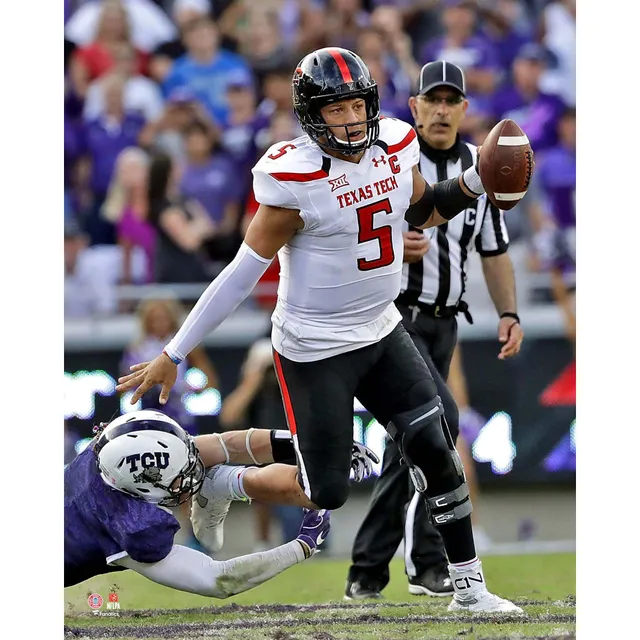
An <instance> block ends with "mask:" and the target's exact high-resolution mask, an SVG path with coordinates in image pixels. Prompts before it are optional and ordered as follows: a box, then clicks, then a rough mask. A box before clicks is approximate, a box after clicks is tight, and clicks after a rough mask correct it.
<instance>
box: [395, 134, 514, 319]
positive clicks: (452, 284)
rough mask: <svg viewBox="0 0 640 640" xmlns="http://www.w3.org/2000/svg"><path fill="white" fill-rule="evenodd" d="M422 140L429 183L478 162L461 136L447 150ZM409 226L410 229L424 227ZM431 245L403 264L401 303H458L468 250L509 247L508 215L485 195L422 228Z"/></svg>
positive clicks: (493, 250)
mask: <svg viewBox="0 0 640 640" xmlns="http://www.w3.org/2000/svg"><path fill="white" fill-rule="evenodd" d="M418 141H419V142H420V165H419V168H420V173H422V175H423V176H424V178H425V180H426V181H427V182H428V183H429V184H431V185H432V184H434V183H435V182H441V181H442V180H447V179H448V178H454V177H456V176H457V175H459V174H461V173H462V172H463V171H464V170H465V169H468V168H469V167H471V166H473V164H474V163H475V161H476V147H475V146H474V145H472V144H469V143H467V142H462V141H461V140H460V138H459V137H458V138H457V139H456V143H455V144H454V146H453V147H452V148H451V149H447V150H446V151H442V150H437V149H433V148H431V147H429V145H427V143H426V142H425V141H424V140H423V139H422V138H421V137H420V136H418ZM405 224H406V230H407V231H408V230H409V229H411V230H413V231H420V230H419V229H415V227H410V226H409V225H408V223H405ZM423 232H424V233H425V234H428V235H429V239H430V242H431V245H430V247H429V251H427V253H426V254H425V256H424V258H423V259H422V260H421V261H418V262H414V263H411V264H407V263H405V264H404V265H403V269H402V284H401V293H400V297H399V298H398V301H399V302H403V303H404V304H415V303H416V302H423V303H426V304H431V305H434V304H435V305H439V306H442V307H451V306H456V305H457V304H458V303H459V302H460V300H461V299H462V296H463V294H464V291H465V281H466V273H465V264H466V262H467V257H468V254H469V251H470V250H473V248H474V247H475V249H476V250H477V251H478V253H479V254H480V255H481V256H483V257H484V256H495V255H499V254H501V253H505V252H506V251H507V248H508V246H509V237H508V235H507V227H506V225H505V222H504V213H503V212H502V211H500V210H499V209H498V208H497V207H496V206H495V205H493V204H492V203H491V202H490V201H489V199H488V198H487V196H486V195H482V196H480V198H478V199H477V200H476V201H475V202H474V204H473V206H471V207H469V208H468V209H466V210H465V211H463V212H462V213H459V214H458V215H457V216H456V217H455V218H453V219H452V220H451V221H449V222H448V223H445V224H442V225H439V226H437V227H433V228H431V229H424V231H423Z"/></svg>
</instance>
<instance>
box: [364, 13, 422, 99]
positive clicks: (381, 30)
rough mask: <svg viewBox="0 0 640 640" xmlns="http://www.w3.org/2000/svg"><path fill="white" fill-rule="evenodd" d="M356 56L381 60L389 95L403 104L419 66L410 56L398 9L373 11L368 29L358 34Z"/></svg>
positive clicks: (410, 47)
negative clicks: (390, 92) (387, 82)
mask: <svg viewBox="0 0 640 640" xmlns="http://www.w3.org/2000/svg"><path fill="white" fill-rule="evenodd" d="M361 50H362V52H360V51H361ZM358 55H360V57H362V58H365V57H366V58H368V59H370V58H377V59H378V60H381V61H382V62H383V64H384V66H385V69H386V71H387V75H388V77H389V78H390V89H391V91H392V93H393V94H394V96H396V97H397V98H400V99H401V100H403V101H405V102H406V100H407V99H408V98H409V96H410V95H411V92H412V89H413V87H412V82H413V78H418V77H419V75H420V65H419V64H418V63H417V62H416V60H415V58H414V56H413V43H412V42H411V38H410V37H409V35H408V34H407V33H406V32H405V31H404V30H403V21H402V11H401V9H400V8H398V7H394V6H380V7H378V8H376V9H375V11H374V12H373V13H372V14H371V24H370V26H369V27H368V28H365V29H363V30H362V31H361V32H360V37H359V38H358Z"/></svg>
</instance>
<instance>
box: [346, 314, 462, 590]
mask: <svg viewBox="0 0 640 640" xmlns="http://www.w3.org/2000/svg"><path fill="white" fill-rule="evenodd" d="M396 306H397V307H398V310H399V311H400V313H402V323H403V325H404V326H405V328H406V329H407V331H408V332H409V335H410V336H411V339H412V340H413V342H414V344H415V345H416V347H417V348H418V351H420V354H421V355H422V357H423V358H424V360H425V362H426V363H427V366H428V367H429V370H430V371H431V375H432V376H433V379H434V380H435V382H436V385H437V387H438V395H439V396H440V398H441V399H442V404H443V405H444V411H445V417H446V420H447V423H448V425H449V430H450V431H451V435H452V437H453V439H454V441H455V440H457V437H458V407H457V406H456V403H455V401H454V399H453V396H452V395H451V392H450V391H449V389H448V387H447V385H446V382H445V381H446V379H447V377H448V375H449V366H450V364H451V358H452V356H453V350H454V348H455V345H456V341H457V336H458V324H457V321H456V318H455V316H452V317H449V318H435V317H433V316H428V315H426V314H425V313H419V314H418V315H417V317H416V319H415V322H412V311H411V309H409V308H408V307H407V306H405V305H402V304H398V303H396ZM400 458H401V456H400V452H399V450H398V447H397V445H396V444H395V442H393V440H391V439H390V438H387V444H386V448H385V452H384V457H383V462H382V470H381V473H380V477H379V478H378V479H377V480H376V483H375V486H374V488H373V492H372V494H371V502H370V504H369V510H368V512H367V514H366V516H365V518H364V520H363V522H362V524H361V525H360V529H359V530H358V533H357V535H356V538H355V540H354V543H353V550H352V561H353V564H352V565H351V566H350V567H349V574H348V578H347V579H348V580H349V581H350V582H354V581H359V582H364V583H366V584H368V585H374V586H377V587H378V588H379V589H383V588H384V587H385V586H386V585H387V584H388V582H389V563H390V562H391V559H392V558H393V556H394V554H395V552H396V550H397V549H398V545H399V544H400V541H401V540H402V539H403V537H404V539H405V572H406V573H407V575H408V576H410V577H413V576H420V575H422V574H423V573H424V572H425V571H426V570H427V569H428V568H433V567H438V566H446V564H447V556H446V553H445V550H444V545H443V543H442V538H441V536H440V534H439V533H438V530H437V529H436V528H435V527H434V526H433V524H431V521H430V520H429V517H428V515H427V511H426V505H425V501H424V500H423V499H420V496H417V495H415V493H416V492H415V489H414V486H413V483H412V482H411V478H410V476H409V468H408V467H407V466H406V465H404V464H400Z"/></svg>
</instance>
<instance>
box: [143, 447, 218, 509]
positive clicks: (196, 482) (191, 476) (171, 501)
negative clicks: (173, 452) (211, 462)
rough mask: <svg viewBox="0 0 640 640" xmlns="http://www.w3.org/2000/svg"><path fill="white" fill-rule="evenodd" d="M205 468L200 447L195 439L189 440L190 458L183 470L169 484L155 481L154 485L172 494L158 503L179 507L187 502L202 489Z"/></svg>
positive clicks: (164, 505)
mask: <svg viewBox="0 0 640 640" xmlns="http://www.w3.org/2000/svg"><path fill="white" fill-rule="evenodd" d="M152 468H153V467H152ZM204 474H205V468H204V463H203V462H202V458H201V457H200V453H199V452H198V448H197V447H196V445H195V442H194V441H193V440H190V442H189V459H188V461H187V464H186V465H185V466H184V468H183V469H182V471H181V472H180V473H179V474H178V475H177V476H176V477H175V478H174V480H173V482H171V483H170V485H169V486H166V485H163V484H161V483H159V482H156V483H153V486H154V487H158V489H164V490H165V491H166V492H167V493H169V494H170V495H169V496H168V497H166V498H164V499H163V500H160V502H158V504H159V505H160V506H162V507H177V506H179V505H181V504H183V503H184V502H186V501H187V500H188V499H189V498H191V496H193V495H195V494H196V493H198V491H200V487H201V486H202V483H203V482H204Z"/></svg>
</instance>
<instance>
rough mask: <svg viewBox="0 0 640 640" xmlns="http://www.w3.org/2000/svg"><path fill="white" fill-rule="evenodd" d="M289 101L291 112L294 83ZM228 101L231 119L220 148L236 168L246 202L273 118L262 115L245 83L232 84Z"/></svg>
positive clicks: (253, 92)
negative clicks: (260, 143) (263, 138)
mask: <svg viewBox="0 0 640 640" xmlns="http://www.w3.org/2000/svg"><path fill="white" fill-rule="evenodd" d="M288 99H289V106H288V107H287V108H288V109H289V110H291V79H289V95H288ZM227 100H228V103H229V117H228V119H227V121H226V123H224V125H223V128H222V133H221V136H220V144H221V146H222V148H223V150H224V151H225V152H226V153H227V154H229V156H230V157H231V158H232V159H233V161H234V163H235V165H236V169H237V174H236V175H237V180H238V183H239V185H238V188H239V191H240V193H241V199H242V201H243V202H244V200H245V199H246V197H247V194H248V192H249V190H250V188H251V169H252V168H253V165H254V164H255V163H256V162H257V160H258V152H257V148H256V140H257V139H258V138H259V137H260V136H261V135H262V134H263V133H264V131H265V130H266V129H267V128H268V127H269V115H267V114H265V113H259V112H258V110H257V108H256V90H255V88H254V86H253V83H247V82H244V81H242V79H238V81H232V82H231V83H230V84H229V87H228V89H227Z"/></svg>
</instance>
